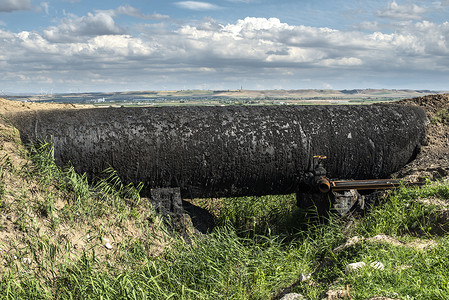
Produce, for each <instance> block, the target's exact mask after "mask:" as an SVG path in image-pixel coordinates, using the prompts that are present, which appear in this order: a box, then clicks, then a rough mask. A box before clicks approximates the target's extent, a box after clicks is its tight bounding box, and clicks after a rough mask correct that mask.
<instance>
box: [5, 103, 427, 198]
mask: <svg viewBox="0 0 449 300" xmlns="http://www.w3.org/2000/svg"><path fill="white" fill-rule="evenodd" d="M12 121H13V123H14V124H15V125H16V127H17V128H18V129H19V131H20V132H21V135H22V138H23V139H24V140H26V141H36V140H43V139H49V138H50V137H53V139H54V143H55V159H56V161H57V163H58V164H60V165H65V164H67V163H68V162H71V163H72V164H73V165H74V166H75V169H76V170H77V171H78V172H82V173H84V172H86V173H87V174H88V176H89V177H90V178H92V177H94V176H98V175H99V174H100V173H101V171H103V170H104V169H106V168H107V167H108V166H109V165H110V166H112V167H113V168H114V169H116V170H117V171H118V173H119V174H120V176H121V177H122V178H123V179H124V180H125V181H132V182H143V183H144V184H145V186H146V187H147V188H148V189H149V188H161V187H180V188H181V192H182V194H183V196H184V197H218V196H241V195H266V194H287V193H293V192H298V191H301V189H302V188H303V184H304V176H305V173H306V172H307V170H308V168H309V167H310V162H311V160H312V157H313V156H314V155H325V156H327V160H326V161H325V163H324V166H325V168H326V170H327V176H328V177H329V178H340V179H368V178H385V177H387V176H388V175H389V174H391V173H393V172H395V171H397V170H398V169H400V168H401V167H403V166H404V165H405V164H406V163H407V162H409V161H410V160H412V159H413V158H414V156H416V153H417V150H418V149H419V147H420V145H421V142H422V140H423V139H424V136H425V125H426V122H427V118H426V116H425V114H424V112H423V111H422V109H421V108H419V107H412V106H400V105H370V106H229V107H159V108H156V107H154V108H142V107H140V108H101V109H100V108H98V109H83V110H67V111H42V112H38V113H36V114H27V113H23V114H21V115H15V116H14V117H13V118H12Z"/></svg>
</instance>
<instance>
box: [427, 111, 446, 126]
mask: <svg viewBox="0 0 449 300" xmlns="http://www.w3.org/2000/svg"><path fill="white" fill-rule="evenodd" d="M431 122H432V123H434V124H436V123H443V124H449V110H447V109H442V110H439V111H438V112H437V113H436V115H435V116H434V117H433V118H432V120H431Z"/></svg>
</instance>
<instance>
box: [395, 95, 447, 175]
mask: <svg viewBox="0 0 449 300" xmlns="http://www.w3.org/2000/svg"><path fill="white" fill-rule="evenodd" d="M396 103H398V104H402V105H415V106H420V107H422V108H423V109H424V111H425V112H426V114H427V117H428V118H429V124H428V125H427V133H426V141H425V143H424V145H423V146H422V148H421V152H420V153H419V154H418V156H417V157H416V159H415V160H414V161H412V162H411V163H409V164H408V165H406V166H405V167H404V168H402V170H400V171H399V172H397V173H396V174H393V177H400V178H406V179H417V178H423V177H426V178H429V179H431V180H435V179H441V178H444V177H447V176H448V175H449V95H448V94H446V95H429V96H424V97H418V98H413V99H404V100H400V101H398V102H396Z"/></svg>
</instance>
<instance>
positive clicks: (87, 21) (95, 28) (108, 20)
mask: <svg viewBox="0 0 449 300" xmlns="http://www.w3.org/2000/svg"><path fill="white" fill-rule="evenodd" d="M123 33H124V29H122V28H121V27H119V26H118V25H117V24H116V23H115V21H114V18H113V14H111V13H110V12H107V11H99V12H97V13H95V14H92V13H89V14H88V15H87V16H84V17H74V16H70V17H69V18H66V19H64V20H62V22H61V23H60V24H59V25H58V26H52V27H50V28H47V29H45V30H44V34H43V35H44V36H45V38H46V39H48V40H49V41H52V42H69V41H78V40H80V39H82V38H84V37H89V36H90V37H92V36H98V35H116V34H123Z"/></svg>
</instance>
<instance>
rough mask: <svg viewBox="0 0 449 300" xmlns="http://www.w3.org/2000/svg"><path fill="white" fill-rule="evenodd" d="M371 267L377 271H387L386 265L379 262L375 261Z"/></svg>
mask: <svg viewBox="0 0 449 300" xmlns="http://www.w3.org/2000/svg"><path fill="white" fill-rule="evenodd" d="M369 265H370V266H371V268H373V269H376V270H381V271H383V270H385V266H384V264H383V263H381V262H379V261H373V262H372V263H370V264H369Z"/></svg>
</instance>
